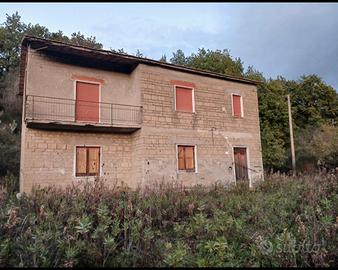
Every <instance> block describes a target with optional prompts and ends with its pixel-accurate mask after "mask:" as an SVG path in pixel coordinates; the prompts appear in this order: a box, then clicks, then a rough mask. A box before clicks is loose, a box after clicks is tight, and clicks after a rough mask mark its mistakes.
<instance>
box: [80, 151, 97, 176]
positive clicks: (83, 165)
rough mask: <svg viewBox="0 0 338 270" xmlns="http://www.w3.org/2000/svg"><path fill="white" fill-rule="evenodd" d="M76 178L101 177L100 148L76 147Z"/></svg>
mask: <svg viewBox="0 0 338 270" xmlns="http://www.w3.org/2000/svg"><path fill="white" fill-rule="evenodd" d="M75 175H76V176H96V175H97V176H98V175H100V147H94V146H77V147H76V172H75Z"/></svg>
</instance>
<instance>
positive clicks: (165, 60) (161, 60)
mask: <svg viewBox="0 0 338 270" xmlns="http://www.w3.org/2000/svg"><path fill="white" fill-rule="evenodd" d="M158 61H160V62H163V63H167V56H166V55H165V54H163V55H162V56H161V58H160V59H159V60H158Z"/></svg>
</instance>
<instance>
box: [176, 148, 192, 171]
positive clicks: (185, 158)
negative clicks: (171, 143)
mask: <svg viewBox="0 0 338 270" xmlns="http://www.w3.org/2000/svg"><path fill="white" fill-rule="evenodd" d="M195 152H196V151H195V146H191V145H178V146H177V154H178V170H180V171H192V172H195V154H196V153H195Z"/></svg>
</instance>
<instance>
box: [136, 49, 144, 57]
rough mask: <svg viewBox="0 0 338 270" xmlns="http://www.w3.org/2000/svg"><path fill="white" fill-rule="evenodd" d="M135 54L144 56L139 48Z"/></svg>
mask: <svg viewBox="0 0 338 270" xmlns="http://www.w3.org/2000/svg"><path fill="white" fill-rule="evenodd" d="M135 56H137V57H144V55H143V53H141V51H140V50H139V49H137V51H136V54H135Z"/></svg>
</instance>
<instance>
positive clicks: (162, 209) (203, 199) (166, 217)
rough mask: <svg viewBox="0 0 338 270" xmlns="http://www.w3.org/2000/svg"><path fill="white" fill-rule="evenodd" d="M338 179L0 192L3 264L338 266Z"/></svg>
mask: <svg viewBox="0 0 338 270" xmlns="http://www.w3.org/2000/svg"><path fill="white" fill-rule="evenodd" d="M337 191H338V189H337V178H336V176H334V175H330V174H317V175H301V176H297V177H288V176H285V175H282V174H275V175H269V176H267V177H266V181H265V182H264V183H262V184H261V185H259V186H257V187H256V188H255V189H254V190H249V189H241V188H239V187H238V186H237V187H235V188H232V189H230V190H229V189H225V188H224V187H222V186H221V185H217V186H214V187H211V188H208V189H205V188H202V187H194V188H192V189H189V190H185V189H184V188H181V187H178V186H175V185H162V186H159V187H157V188H156V189H155V188H154V189H148V190H146V191H143V192H142V193H141V191H140V190H138V191H131V190H128V189H126V188H115V189H109V188H107V187H106V186H105V184H104V182H103V181H101V180H98V181H95V182H94V183H87V184H85V185H84V186H82V187H81V188H79V187H77V186H71V187H67V188H65V189H60V188H55V187H49V188H44V189H40V188H36V189H34V190H33V191H32V193H31V194H30V195H25V194H23V196H21V198H19V199H18V198H16V196H13V195H10V194H9V195H8V196H3V197H1V198H0V205H1V208H0V266H1V267H13V266H20V267H85V266H96V267H99V266H110V267H135V266H138V267H146V266H152V267H163V266H173V267H180V266H189V267H205V266H213V267H224V266H225V267H227V266H228V267H229V266H235V267H237V266H311V267H313V266H336V265H337V263H336V262H337V252H336V250H337V238H336V228H337V194H338V192H337Z"/></svg>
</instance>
